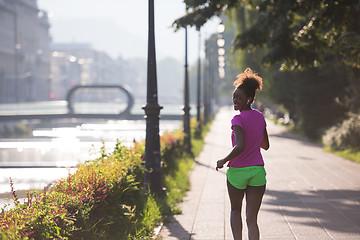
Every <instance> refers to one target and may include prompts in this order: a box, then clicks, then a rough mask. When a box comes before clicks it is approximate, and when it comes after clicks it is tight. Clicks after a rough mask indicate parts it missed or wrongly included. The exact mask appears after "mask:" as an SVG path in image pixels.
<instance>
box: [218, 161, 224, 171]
mask: <svg viewBox="0 0 360 240" xmlns="http://www.w3.org/2000/svg"><path fill="white" fill-rule="evenodd" d="M225 163H226V162H225V160H224V159H220V160H219V161H217V163H216V171H218V169H219V168H223V167H224V164H225Z"/></svg>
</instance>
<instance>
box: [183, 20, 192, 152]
mask: <svg viewBox="0 0 360 240" xmlns="http://www.w3.org/2000/svg"><path fill="white" fill-rule="evenodd" d="M184 102H185V103H184V108H183V110H184V133H185V138H184V148H185V151H187V152H188V153H191V132H190V106H189V76H188V62H187V27H185V86H184Z"/></svg>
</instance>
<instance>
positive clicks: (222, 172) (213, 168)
mask: <svg viewBox="0 0 360 240" xmlns="http://www.w3.org/2000/svg"><path fill="white" fill-rule="evenodd" d="M194 161H195V163H196V164H197V165H200V166H202V167H206V168H210V169H211V170H214V171H216V169H215V167H216V166H215V163H214V166H210V165H208V164H204V163H201V162H199V161H197V160H196V159H195V160H194ZM222 169H227V167H226V166H224V168H222ZM218 172H219V173H221V174H226V172H224V171H218Z"/></svg>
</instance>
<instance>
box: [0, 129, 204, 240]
mask: <svg viewBox="0 0 360 240" xmlns="http://www.w3.org/2000/svg"><path fill="white" fill-rule="evenodd" d="M205 129H208V127H206V128H205ZM183 137H184V135H183V133H182V131H175V132H172V133H169V132H167V133H165V134H163V136H162V137H161V153H162V161H163V176H164V186H165V187H166V189H167V195H166V196H155V195H152V194H149V193H148V192H146V191H145V190H144V189H143V182H142V181H143V172H144V164H143V156H144V150H145V145H144V143H135V146H134V147H133V148H130V149H129V148H126V147H124V146H122V145H121V144H120V142H117V143H116V146H115V149H114V151H113V152H112V153H106V151H105V146H103V147H102V148H101V150H100V153H101V156H100V157H99V158H98V159H96V160H94V161H88V162H86V163H85V164H80V165H78V166H77V171H76V172H75V173H74V174H70V173H69V175H68V177H66V178H64V179H60V180H58V181H57V182H56V183H55V184H54V185H53V186H50V187H49V188H47V189H46V188H45V189H44V190H43V191H34V192H29V193H28V197H27V199H26V200H25V203H23V204H21V203H19V201H18V198H17V196H16V192H15V191H13V190H12V192H13V197H14V203H15V207H14V208H12V209H10V210H8V211H5V210H4V209H2V211H1V213H0V239H1V240H2V239H19V240H20V239H40V240H41V239H147V238H149V236H151V234H152V231H153V229H154V227H156V226H157V225H159V223H160V222H161V221H164V220H165V218H166V216H168V215H171V214H175V213H179V212H180V210H179V209H178V208H177V203H178V202H180V201H181V200H182V198H183V197H184V194H185V192H186V190H188V189H189V186H190V183H189V179H188V172H189V171H190V170H191V168H192V164H193V159H192V157H190V156H188V155H186V153H185V152H184V151H183V144H182V140H183ZM197 145H199V143H197ZM197 148H198V149H199V147H198V146H197ZM197 151H199V150H197ZM10 184H11V187H12V189H13V185H12V181H11V182H10Z"/></svg>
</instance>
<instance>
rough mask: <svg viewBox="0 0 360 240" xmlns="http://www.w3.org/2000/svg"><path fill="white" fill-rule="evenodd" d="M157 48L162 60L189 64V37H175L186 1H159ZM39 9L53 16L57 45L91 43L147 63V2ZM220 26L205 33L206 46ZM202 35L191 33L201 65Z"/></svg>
mask: <svg viewBox="0 0 360 240" xmlns="http://www.w3.org/2000/svg"><path fill="white" fill-rule="evenodd" d="M154 2H155V42H156V57H157V59H158V60H161V59H163V58H167V57H172V58H175V59H177V60H178V61H184V57H185V32H184V30H183V29H181V30H179V31H177V32H174V29H173V28H172V27H171V25H172V23H173V21H174V20H175V19H177V18H178V17H181V16H182V15H184V13H185V4H184V3H183V1H182V0H155V1H154ZM38 7H39V8H40V9H42V10H45V11H47V12H48V14H49V21H50V24H51V28H50V34H51V37H52V38H53V42H54V43H66V42H70V43H71V42H74V43H90V44H91V46H92V47H93V48H94V49H96V50H99V51H105V52H107V53H108V54H109V55H110V56H111V57H113V58H117V57H119V56H120V57H121V58H123V59H132V58H145V59H146V58H147V47H148V46H147V39H148V1H147V0H38ZM219 22H220V20H219V18H217V17H213V18H212V19H210V21H209V22H208V23H206V24H205V25H204V27H203V28H202V30H201V34H202V37H201V39H202V44H201V51H202V55H203V45H204V44H203V41H204V39H205V38H207V37H209V36H210V35H211V34H212V33H214V32H216V27H217V25H218V24H219ZM198 37H199V33H198V31H196V30H195V28H194V27H193V28H189V30H188V61H189V63H190V64H193V63H195V62H196V59H197V58H198V49H199V38H198Z"/></svg>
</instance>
